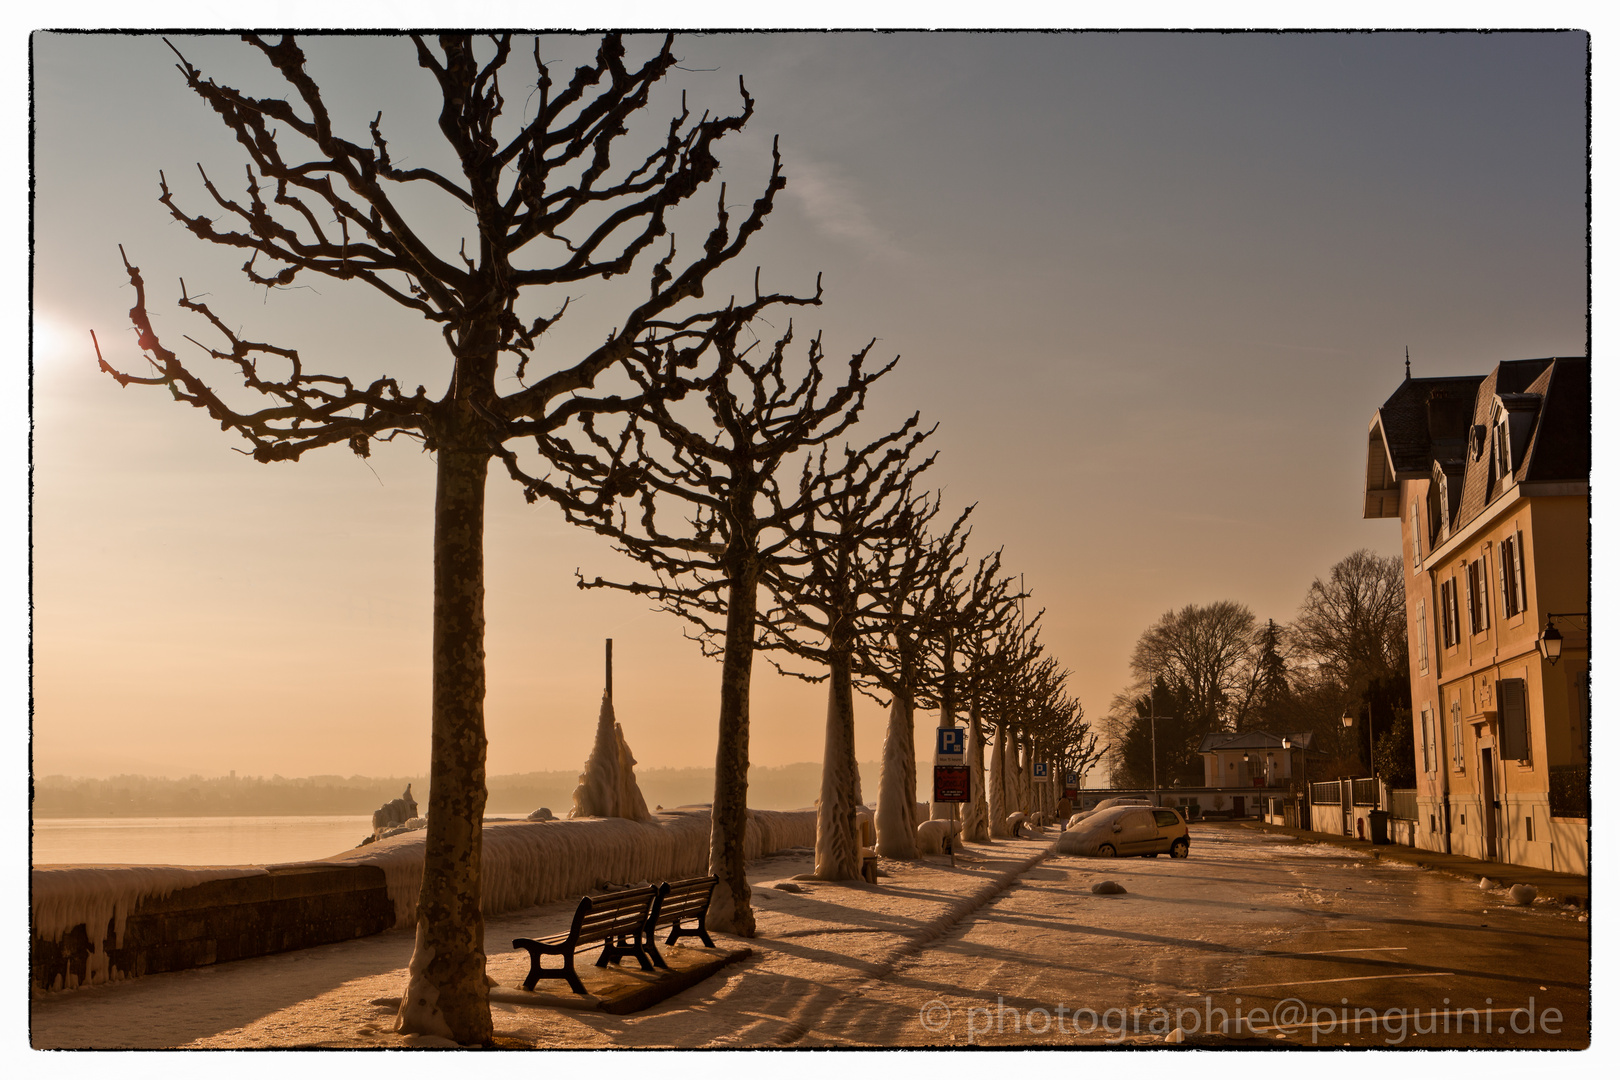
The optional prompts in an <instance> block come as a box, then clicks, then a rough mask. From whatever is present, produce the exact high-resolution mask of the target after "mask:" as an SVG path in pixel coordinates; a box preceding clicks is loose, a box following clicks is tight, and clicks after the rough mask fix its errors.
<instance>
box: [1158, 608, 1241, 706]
mask: <svg viewBox="0 0 1620 1080" xmlns="http://www.w3.org/2000/svg"><path fill="white" fill-rule="evenodd" d="M1254 641H1255V638H1254V613H1253V612H1251V611H1250V610H1249V609H1248V608H1247V607H1246V606H1244V605H1243V604H1239V603H1237V602H1236V601H1233V600H1219V601H1217V602H1215V603H1213V604H1207V605H1198V604H1188V605H1187V606H1186V607H1184V608H1182V609H1181V610H1180V611H1167V612H1165V613H1164V614H1163V615H1161V616H1160V617H1159V619H1158V621H1157V622H1155V623H1154V624H1153V625H1152V626H1150V627H1148V628H1147V629H1146V630H1144V631H1143V632H1142V636H1141V638H1139V639H1138V640H1137V642H1136V648H1135V649H1134V650H1133V651H1132V653H1131V673H1132V674H1133V675H1135V676H1136V678H1137V680H1138V684H1139V686H1140V687H1142V688H1143V689H1144V690H1145V689H1146V687H1147V686H1148V685H1149V684H1150V683H1151V682H1152V680H1154V679H1156V678H1161V677H1162V678H1164V679H1166V680H1168V681H1169V682H1171V683H1175V682H1178V681H1179V682H1184V683H1186V684H1187V687H1188V688H1189V690H1190V691H1191V694H1192V698H1193V703H1194V708H1195V709H1196V710H1198V712H1199V713H1200V714H1201V716H1202V717H1203V718H1204V720H1205V722H1206V723H1207V724H1208V725H1209V726H1210V730H1218V729H1219V728H1220V727H1222V726H1223V725H1226V724H1227V723H1228V722H1229V714H1230V712H1231V706H1232V705H1234V704H1241V702H1242V700H1244V699H1245V697H1246V694H1247V691H1249V689H1250V686H1249V684H1250V682H1251V681H1252V678H1253V670H1252V669H1253V654H1254ZM1233 698H1236V699H1237V701H1236V702H1234V701H1231V700H1230V699H1233Z"/></svg>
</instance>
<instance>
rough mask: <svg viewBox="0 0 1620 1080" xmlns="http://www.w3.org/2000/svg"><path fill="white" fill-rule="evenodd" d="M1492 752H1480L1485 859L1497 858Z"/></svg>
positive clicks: (1494, 770)
mask: <svg viewBox="0 0 1620 1080" xmlns="http://www.w3.org/2000/svg"><path fill="white" fill-rule="evenodd" d="M1494 758H1495V755H1494V754H1493V753H1492V752H1491V751H1490V750H1481V751H1480V752H1479V796H1480V801H1481V802H1482V803H1483V804H1484V805H1483V806H1481V807H1480V809H1481V810H1483V811H1484V813H1485V857H1486V858H1487V859H1494V858H1496V768H1495V761H1494Z"/></svg>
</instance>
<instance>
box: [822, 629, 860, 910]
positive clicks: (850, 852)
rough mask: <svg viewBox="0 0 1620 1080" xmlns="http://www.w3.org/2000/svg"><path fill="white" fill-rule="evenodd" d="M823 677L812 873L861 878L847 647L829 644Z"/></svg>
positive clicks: (857, 778) (826, 878) (830, 877)
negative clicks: (823, 726)
mask: <svg viewBox="0 0 1620 1080" xmlns="http://www.w3.org/2000/svg"><path fill="white" fill-rule="evenodd" d="M830 651H831V657H830V659H829V663H828V667H829V668H830V670H831V673H832V674H831V677H830V678H829V679H828V680H827V682H828V688H827V746H826V754H825V758H824V760H823V761H822V766H821V802H820V803H819V804H818V805H817V806H816V870H815V874H816V877H818V878H821V879H822V880H824V881H847V880H849V879H851V878H858V877H860V876H861V844H860V826H859V825H858V824H857V822H856V805H857V803H858V801H859V794H858V792H859V790H860V789H859V784H860V774H859V773H858V772H857V771H856V770H857V766H856V763H855V690H854V684H853V682H852V680H851V678H850V656H849V649H848V647H847V646H844V647H840V646H839V645H836V644H835V645H834V646H833V647H832V649H831V650H830Z"/></svg>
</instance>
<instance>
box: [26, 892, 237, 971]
mask: <svg viewBox="0 0 1620 1080" xmlns="http://www.w3.org/2000/svg"><path fill="white" fill-rule="evenodd" d="M265 872H266V871H265V869H264V868H263V867H262V866H47V867H44V868H35V869H34V871H33V875H32V885H33V889H32V891H33V897H32V907H33V918H32V921H33V928H34V934H35V936H36V937H38V938H40V939H41V940H43V941H49V942H60V941H61V940H62V939H63V937H64V936H66V935H67V933H68V932H69V931H71V930H72V929H73V928H74V927H75V926H80V925H82V926H83V927H84V929H85V934H86V936H87V937H88V938H89V941H90V957H89V960H88V961H87V964H86V969H85V977H84V981H85V982H87V983H91V982H105V981H107V980H108V979H110V978H115V977H117V976H116V973H114V972H113V971H112V970H111V969H110V966H109V960H108V950H109V949H112V948H116V947H117V946H118V944H119V942H120V941H121V940H122V938H123V936H124V924H125V922H126V921H127V920H128V919H129V913H130V912H131V911H133V910H135V906H136V905H137V904H139V903H140V902H141V901H143V900H146V899H148V898H155V899H160V900H161V899H163V898H164V897H167V896H168V895H169V894H170V893H172V892H174V891H175V890H176V889H186V888H190V887H191V886H193V885H202V884H205V883H206V882H210V881H222V880H225V879H227V878H240V877H254V876H257V875H261V874H264V873H265ZM109 927H110V928H111V934H112V937H111V940H110V941H109V940H108V930H109ZM77 984H78V976H77V975H74V974H72V973H69V975H68V983H67V989H72V988H73V987H74V986H75V985H77ZM51 989H53V990H56V989H62V987H60V986H53V987H52V988H51Z"/></svg>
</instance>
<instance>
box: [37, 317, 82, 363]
mask: <svg viewBox="0 0 1620 1080" xmlns="http://www.w3.org/2000/svg"><path fill="white" fill-rule="evenodd" d="M94 356H95V347H94V346H93V345H91V343H90V332H89V331H88V330H85V329H83V328H77V329H75V328H72V327H69V326H68V325H67V323H66V322H65V321H63V320H62V319H60V318H58V317H56V316H54V315H48V314H45V313H43V312H40V311H35V312H34V368H35V370H44V369H46V368H56V367H61V366H64V365H67V364H71V363H74V362H80V363H82V362H84V361H85V358H86V357H90V358H92V360H93V358H94Z"/></svg>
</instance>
